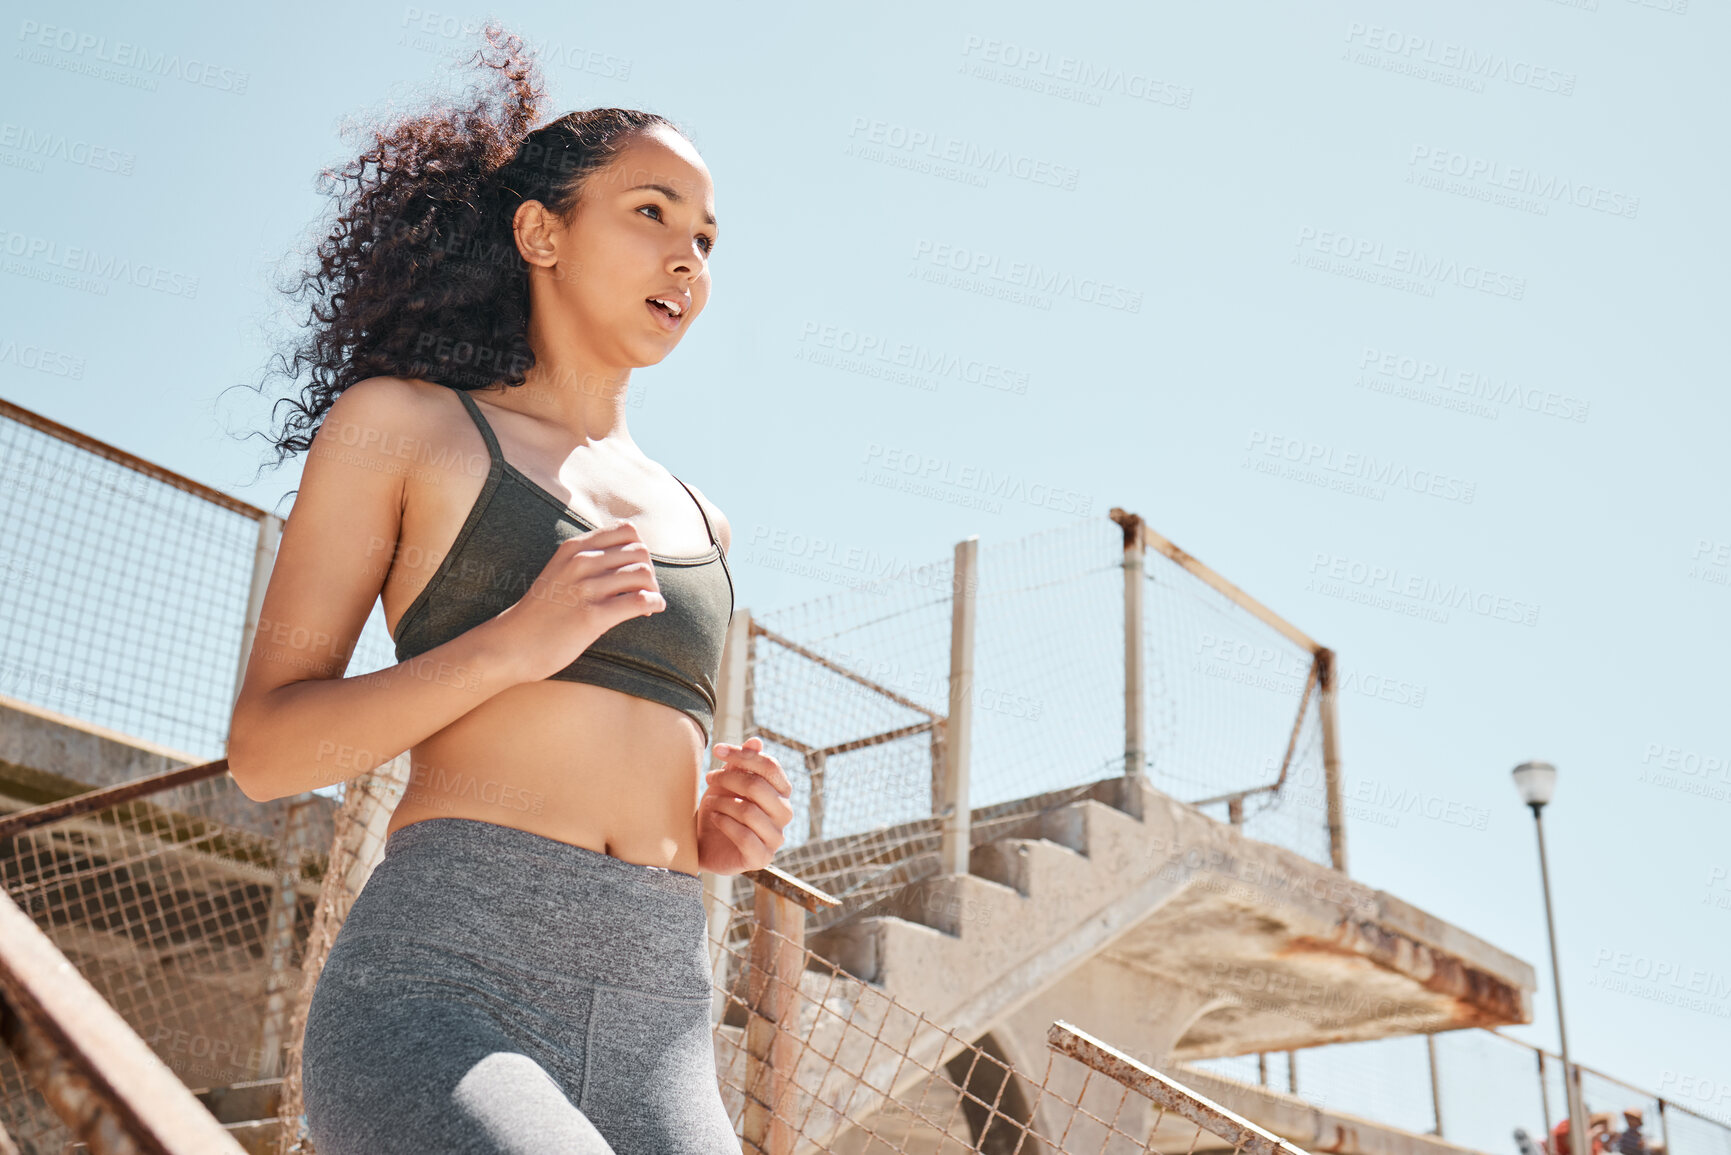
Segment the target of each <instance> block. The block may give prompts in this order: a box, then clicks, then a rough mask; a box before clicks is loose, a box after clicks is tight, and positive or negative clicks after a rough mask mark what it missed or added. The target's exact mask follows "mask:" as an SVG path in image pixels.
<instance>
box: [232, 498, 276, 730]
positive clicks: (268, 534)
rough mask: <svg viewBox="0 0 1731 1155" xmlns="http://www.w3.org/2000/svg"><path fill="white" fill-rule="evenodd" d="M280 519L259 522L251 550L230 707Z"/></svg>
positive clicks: (268, 516) (273, 554) (236, 696)
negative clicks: (249, 579)
mask: <svg viewBox="0 0 1731 1155" xmlns="http://www.w3.org/2000/svg"><path fill="white" fill-rule="evenodd" d="M282 527H283V519H282V518H280V517H278V516H276V514H274V513H267V514H265V515H264V516H263V517H261V518H259V519H258V541H257V542H256V544H255V545H254V546H253V555H252V586H251V588H250V589H248V591H247V595H246V620H245V624H244V625H243V626H242V627H241V631H240V663H239V665H238V666H237V668H236V669H235V672H234V693H233V694H231V695H230V696H229V704H230V705H233V704H234V703H235V702H237V701H239V700H240V687H241V683H242V682H244V681H245V680H246V666H247V659H249V658H250V657H252V641H253V639H254V638H255V637H257V636H258V616H259V611H260V610H262V609H263V608H264V592H265V587H267V586H269V585H270V571H271V569H272V567H273V566H275V564H276V547H277V543H278V542H279V541H281V540H282ZM227 752H228V735H226V734H225V735H223V753H225V754H226V753H227Z"/></svg>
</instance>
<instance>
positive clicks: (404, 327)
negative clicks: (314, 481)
mask: <svg viewBox="0 0 1731 1155" xmlns="http://www.w3.org/2000/svg"><path fill="white" fill-rule="evenodd" d="M484 34H485V36H486V38H487V42H488V49H483V50H481V51H480V52H478V53H477V54H476V57H475V58H474V59H473V60H471V63H479V64H480V65H481V66H482V67H484V68H486V69H489V70H491V73H492V75H491V76H490V77H488V78H487V79H488V81H489V83H487V84H485V85H482V86H480V91H479V92H478V93H477V95H476V96H475V97H474V98H473V100H472V101H471V102H470V103H468V104H466V105H459V106H454V107H449V108H442V109H437V110H435V111H432V112H427V113H422V114H419V115H412V116H405V117H402V118H400V119H398V120H396V121H395V122H393V123H391V124H389V125H388V126H386V127H384V128H382V129H376V130H374V132H373V144H372V146H371V147H370V148H368V149H367V150H366V151H365V152H363V153H362V154H361V155H360V156H359V157H358V158H356V159H355V160H354V161H353V162H351V163H350V164H348V165H346V166H344V167H343V168H341V169H339V170H330V169H327V170H325V171H324V172H323V173H321V174H320V178H319V183H318V187H319V191H320V192H322V193H325V194H327V195H328V196H330V197H332V199H333V200H334V201H335V206H334V212H333V220H332V223H331V225H330V228H329V232H328V235H327V236H326V237H325V238H324V239H323V240H322V241H320V242H319V244H318V246H317V248H316V249H315V252H314V255H315V260H314V261H313V262H312V263H311V264H310V266H309V267H308V268H306V269H305V270H303V271H302V272H301V273H300V275H299V279H298V282H296V283H294V284H291V285H287V286H283V287H282V291H283V292H284V293H286V294H287V295H289V296H291V297H293V298H296V299H302V300H307V299H310V300H309V303H308V317H307V320H306V322H305V325H306V328H307V329H308V330H309V331H308V333H307V334H306V335H305V336H304V337H303V338H302V339H301V340H300V341H299V342H298V343H297V344H295V345H294V346H293V347H292V348H291V350H290V351H289V353H288V355H287V356H283V357H280V358H279V359H280V361H281V364H282V366H283V368H282V370H281V372H282V374H283V375H284V376H286V377H288V378H289V379H290V380H291V381H292V380H298V379H299V378H300V377H301V375H302V372H303V370H304V371H306V373H307V376H308V377H309V381H308V382H307V384H306V385H305V386H304V387H303V388H302V389H301V400H300V401H299V402H296V401H294V400H293V399H289V398H284V399H283V403H284V404H287V405H288V406H290V408H291V409H292V410H293V412H292V413H291V414H290V416H289V417H288V419H287V421H286V422H285V424H284V427H283V430H282V432H281V433H280V434H278V435H275V436H273V437H272V441H273V442H274V443H275V445H276V448H277V463H278V464H280V463H281V462H282V460H283V459H284V458H285V457H287V456H288V455H289V454H292V453H298V452H303V451H305V450H306V449H308V448H310V446H311V445H312V439H313V437H314V436H315V435H316V434H317V431H318V425H319V423H320V422H321V421H322V419H323V416H324V414H325V413H326V412H327V411H328V410H329V409H330V407H331V404H332V403H333V402H334V401H335V400H336V398H337V396H338V395H339V394H341V393H342V391H343V390H344V389H347V388H348V387H349V386H350V385H353V384H354V383H355V382H357V381H362V380H365V379H366V378H368V377H380V376H392V377H418V378H422V379H424V380H428V381H434V382H437V383H439V384H441V385H446V386H449V387H451V388H454V389H464V390H468V389H478V388H482V387H485V386H488V385H491V384H493V383H495V382H500V381H503V382H504V383H505V384H507V385H521V384H522V383H523V381H524V379H525V375H526V373H527V371H528V370H529V368H530V367H532V366H533V365H534V364H535V355H534V352H533V351H532V350H531V349H530V348H529V341H528V329H529V268H528V263H527V262H526V261H524V260H523V257H522V255H521V254H520V253H519V252H518V251H517V243H516V239H515V237H514V236H513V233H512V228H511V221H512V217H513V216H514V214H515V213H516V210H517V206H518V205H520V204H522V203H523V202H524V201H527V200H537V201H540V202H541V203H542V204H544V205H546V206H547V208H548V209H549V210H551V211H552V212H553V213H555V214H557V215H558V216H559V217H561V218H562V219H567V220H568V219H569V216H570V213H571V211H572V210H573V209H574V208H575V207H576V205H577V201H578V198H579V196H580V194H581V192H582V186H583V180H584V178H585V177H586V176H587V175H588V174H590V173H591V172H593V171H595V170H596V169H598V168H601V167H603V166H605V165H606V164H607V163H608V162H609V161H611V160H612V159H613V158H614V157H615V156H616V155H618V153H619V151H620V150H621V149H622V148H624V146H625V145H627V144H628V143H630V141H631V139H632V138H633V137H634V136H636V135H637V134H638V133H640V132H641V131H643V130H644V129H646V128H648V127H650V126H652V125H667V126H669V127H674V128H675V131H677V127H676V126H674V125H672V123H671V122H670V121H668V120H667V119H666V118H665V117H662V116H659V115H657V114H655V113H651V112H640V111H637V110H634V109H623V108H599V109H590V110H587V111H582V112H571V113H567V114H565V115H564V116H562V117H560V118H559V119H557V120H554V121H552V122H551V123H548V124H545V125H543V126H541V127H540V128H537V129H534V130H532V131H531V130H530V128H529V126H530V125H531V124H532V123H533V122H534V120H535V118H536V116H537V114H538V112H539V110H540V107H541V103H542V100H543V99H544V94H543V89H542V82H541V78H540V75H539V72H538V69H537V67H536V64H535V62H534V60H533V58H532V57H529V56H527V55H526V54H525V52H524V50H523V42H522V40H521V39H520V38H519V37H517V36H513V35H507V34H505V33H504V32H503V31H502V30H501V29H500V28H499V27H498V26H497V25H492V24H490V25H488V26H487V28H486V29H485V33H484ZM489 49H490V50H491V51H489Z"/></svg>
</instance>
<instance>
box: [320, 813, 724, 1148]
mask: <svg viewBox="0 0 1731 1155" xmlns="http://www.w3.org/2000/svg"><path fill="white" fill-rule="evenodd" d="M706 942H707V938H706V934H705V921H704V908H703V882H702V880H701V879H700V878H699V877H698V876H697V875H694V874H685V873H683V872H680V871H674V870H663V869H660V868H657V867H649V866H640V865H637V864H635V863H630V862H625V861H624V860H622V859H618V858H614V857H612V856H611V855H607V854H601V853H599V852H597V851H593V850H585V849H584V848H582V847H580V846H573V845H571V844H569V843H565V842H559V841H557V840H555V839H551V838H545V837H543V836H541V835H539V834H531V833H529V832H528V831H524V830H518V829H516V828H514V827H510V826H499V825H496V824H494V823H490V822H481V821H478V820H475V819H470V818H428V819H423V820H421V821H419V822H412V823H410V824H409V825H407V826H404V827H402V828H400V829H398V830H396V831H395V832H393V833H392V835H391V837H390V840H389V841H388V842H387V843H386V846H385V854H384V858H383V860H382V861H381V862H380V863H379V865H378V866H377V867H376V868H375V870H374V871H373V874H372V876H371V878H370V879H369V880H368V881H367V884H366V886H365V887H363V888H362V890H361V893H360V895H359V897H358V898H357V899H356V900H355V904H354V908H353V909H352V910H351V911H350V912H349V916H348V919H347V920H346V921H345V922H344V923H343V927H342V930H341V931H340V932H339V933H338V935H337V939H336V942H335V943H334V944H333V945H332V947H331V953H330V957H329V959H328V961H327V962H326V963H325V967H324V970H323V971H322V972H321V974H320V976H319V982H318V987H317V988H316V990H315V991H314V992H313V1000H312V1004H311V1006H310V1008H309V1010H308V1014H307V1025H306V1042H305V1048H304V1051H303V1054H302V1059H301V1071H302V1092H303V1095H304V1100H305V1106H306V1116H307V1129H308V1131H309V1133H310V1135H311V1137H312V1140H313V1143H314V1144H315V1145H316V1148H317V1150H318V1153H319V1155H393V1153H396V1152H402V1153H404V1155H410V1153H412V1155H498V1153H509V1155H524V1153H527V1152H536V1153H537V1155H543V1153H548V1152H559V1153H562V1155H564V1153H568V1155H601V1153H607V1152H611V1153H613V1155H723V1153H724V1152H725V1153H727V1155H738V1152H739V1150H740V1143H739V1140H738V1139H737V1138H736V1137H735V1134H734V1129H733V1124H732V1123H731V1122H730V1121H729V1119H728V1115H727V1110H726V1108H725V1107H724V1105H723V1104H722V1100H721V1090H720V1086H719V1084H718V1083H717V1080H716V1068H715V1051H714V1043H713V1036H712V1034H711V1026H710V1018H709V997H710V996H709V991H710V979H709V952H708V948H707V945H706Z"/></svg>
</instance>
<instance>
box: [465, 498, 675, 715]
mask: <svg viewBox="0 0 1731 1155" xmlns="http://www.w3.org/2000/svg"><path fill="white" fill-rule="evenodd" d="M666 608H667V600H666V599H665V598H663V597H662V596H661V588H660V586H659V585H658V584H657V583H656V581H655V563H654V562H653V561H652V560H651V559H650V557H649V547H648V546H646V545H644V544H643V539H642V538H641V537H639V536H638V533H637V527H636V526H635V525H633V524H632V523H631V522H629V521H622V522H620V523H619V524H618V525H615V526H612V527H610V528H608V529H596V530H590V531H589V532H588V533H580V534H577V535H576V536H575V537H572V538H570V539H568V540H566V541H563V542H560V543H559V548H558V549H556V550H554V551H553V556H552V558H551V559H549V560H548V562H547V564H546V565H545V566H544V567H542V570H541V573H540V575H539V576H538V577H536V579H535V581H534V584H532V585H531V586H530V587H529V591H528V592H527V593H525V594H524V595H523V596H522V597H521V598H520V599H518V601H517V602H516V604H514V605H512V606H510V607H508V608H506V609H505V610H504V611H502V612H501V613H500V614H499V615H498V617H496V618H494V619H493V620H494V621H495V622H496V623H498V627H499V628H500V629H502V630H504V631H506V633H507V636H508V638H509V641H508V643H507V644H508V645H509V646H510V647H511V652H512V656H513V658H514V659H515V661H516V663H517V665H518V667H519V669H520V670H521V671H522V672H523V675H524V680H525V681H541V680H543V679H545V678H550V677H552V676H553V675H554V674H556V673H558V672H559V671H560V670H563V669H564V668H565V667H566V666H568V665H570V664H571V663H572V662H574V661H576V660H577V656H578V655H579V654H581V653H582V652H583V651H584V650H586V649H588V648H589V646H590V645H591V644H593V643H594V642H595V640H596V639H597V638H599V637H600V636H601V635H602V634H604V633H606V632H607V631H608V630H610V629H612V628H613V627H614V626H616V625H618V624H619V623H620V622H623V621H625V620H626V619H628V618H636V617H647V616H648V615H650V614H657V613H660V612H661V611H662V610H664V609H666Z"/></svg>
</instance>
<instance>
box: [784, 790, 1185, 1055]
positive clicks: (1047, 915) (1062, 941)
mask: <svg viewBox="0 0 1731 1155" xmlns="http://www.w3.org/2000/svg"><path fill="white" fill-rule="evenodd" d="M1037 826H1038V829H1039V831H1040V836H1039V837H1007V838H1001V839H998V840H997V841H994V842H989V843H986V844H984V845H982V846H977V847H975V848H974V849H973V851H972V853H971V854H970V857H969V873H967V874H950V875H939V876H936V877H932V878H926V879H921V880H920V881H918V882H915V883H912V884H910V885H908V886H907V887H904V888H903V889H902V890H901V891H899V892H898V893H896V894H895V895H893V896H892V897H891V898H889V899H888V900H886V902H885V903H884V904H883V906H882V907H881V911H882V913H874V914H872V915H870V916H867V917H864V918H860V919H856V920H854V921H851V922H847V923H843V924H841V925H839V926H835V927H831V928H826V929H825V930H823V931H819V932H817V933H815V934H814V935H812V936H811V947H812V949H813V951H814V952H815V953H817V954H820V955H822V956H823V957H824V958H827V959H829V960H831V961H832V962H834V963H836V964H837V965H838V966H840V967H841V968H842V969H844V970H846V971H847V972H848V973H850V974H852V975H854V976H856V977H858V978H860V979H863V980H865V981H866V982H869V983H873V984H876V985H878V986H880V987H883V988H885V989H886V990H891V991H893V992H895V994H896V997H897V998H898V999H900V1000H902V1001H905V1002H908V1003H909V1005H911V1006H912V1007H913V1008H914V1009H916V1010H918V1011H920V1012H922V1013H924V1014H925V1015H926V1016H927V1017H928V1018H931V1019H933V1020H935V1021H941V1022H947V1023H950V1024H951V1025H953V1026H955V1027H956V1028H957V1029H958V1030H960V1031H966V1030H969V1029H972V1028H974V1027H976V1026H978V1027H979V1028H980V1029H982V1030H983V1029H985V1028H986V1027H988V1026H989V1025H990V1022H991V1021H992V1020H993V1019H994V1018H995V1017H996V1016H998V1015H1001V1014H1002V1013H1005V1012H1006V1011H1007V1010H1009V1009H1012V1008H1013V1006H1014V1004H1015V1002H1016V1001H1017V1000H1018V999H1019V997H1021V996H1023V995H1025V994H1026V993H1027V992H1028V991H1030V990H1031V989H1037V987H1038V986H1039V985H1041V984H1043V983H1044V982H1047V981H1050V979H1051V978H1054V977H1056V976H1057V975H1059V974H1061V973H1063V972H1065V971H1067V970H1068V969H1070V968H1071V967H1073V966H1075V965H1077V964H1079V963H1080V962H1082V961H1083V960H1084V959H1085V958H1086V957H1087V955H1088V954H1089V953H1090V952H1091V951H1092V950H1093V947H1094V939H1095V936H1093V935H1089V934H1078V933H1077V931H1078V929H1079V928H1080V927H1082V926H1083V925H1084V924H1086V923H1087V922H1088V921H1089V920H1090V919H1093V918H1096V917H1097V916H1098V913H1099V912H1100V910H1101V909H1102V908H1104V907H1106V906H1108V905H1109V904H1111V903H1112V902H1113V901H1114V900H1116V899H1118V898H1120V897H1121V896H1122V895H1123V894H1124V893H1126V892H1127V891H1129V890H1131V889H1133V888H1135V887H1138V886H1146V885H1147V879H1148V876H1149V875H1150V874H1151V873H1152V871H1151V870H1150V871H1147V872H1133V871H1128V870H1125V869H1124V866H1125V865H1126V864H1127V863H1130V862H1132V861H1134V860H1135V859H1136V858H1137V857H1138V845H1139V843H1140V842H1141V840H1142V829H1141V823H1140V822H1138V821H1137V820H1136V819H1135V818H1133V817H1131V816H1130V815H1128V814H1126V813H1124V812H1123V811H1121V810H1118V809H1117V808H1115V807H1113V806H1109V805H1107V804H1106V803H1104V802H1101V801H1099V800H1097V799H1093V798H1088V799H1084V800H1082V801H1077V802H1071V803H1068V804H1067V805H1065V806H1063V807H1061V808H1059V809H1058V810H1055V811H1052V812H1050V813H1048V814H1046V815H1044V816H1043V818H1042V819H1041V820H1040V821H1039V822H1038V823H1037ZM1168 888H1169V889H1175V888H1176V884H1169V887H1168Z"/></svg>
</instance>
